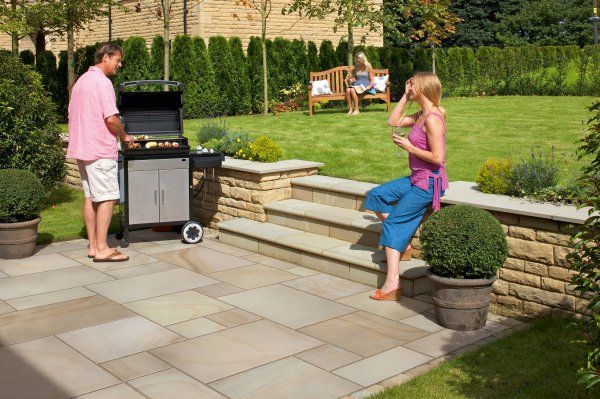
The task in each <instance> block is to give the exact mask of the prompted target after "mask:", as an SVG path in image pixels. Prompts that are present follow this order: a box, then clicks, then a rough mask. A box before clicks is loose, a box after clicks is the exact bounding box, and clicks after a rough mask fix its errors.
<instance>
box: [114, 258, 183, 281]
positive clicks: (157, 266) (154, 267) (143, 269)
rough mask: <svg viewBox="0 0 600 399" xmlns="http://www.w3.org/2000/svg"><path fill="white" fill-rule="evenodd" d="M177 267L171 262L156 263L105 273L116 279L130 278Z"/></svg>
mask: <svg viewBox="0 0 600 399" xmlns="http://www.w3.org/2000/svg"><path fill="white" fill-rule="evenodd" d="M176 268H177V266H175V265H172V264H170V263H169V262H162V261H161V262H156V263H149V264H147V265H140V266H131V267H126V268H124V269H116V270H107V271H105V272H104V273H106V274H108V275H109V276H112V277H114V278H128V277H135V276H141V275H142V274H151V273H158V272H163V271H165V270H171V269H176Z"/></svg>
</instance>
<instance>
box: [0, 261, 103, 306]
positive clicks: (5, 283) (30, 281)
mask: <svg viewBox="0 0 600 399" xmlns="http://www.w3.org/2000/svg"><path fill="white" fill-rule="evenodd" d="M110 280H113V278H112V277H110V276H107V275H106V274H104V273H100V272H99V271H97V270H94V269H90V268H89V267H87V266H76V267H70V268H68V269H60V270H52V271H48V272H41V273H34V274H27V275H24V276H17V277H10V278H4V279H0V299H2V300H7V299H13V298H20V297H24V296H30V295H36V294H43V293H45V292H50V291H58V290H64V289H67V288H73V287H80V286H83V285H87V284H94V283H102V282H105V281H110Z"/></svg>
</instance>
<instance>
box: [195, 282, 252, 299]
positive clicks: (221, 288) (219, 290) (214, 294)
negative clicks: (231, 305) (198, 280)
mask: <svg viewBox="0 0 600 399" xmlns="http://www.w3.org/2000/svg"><path fill="white" fill-rule="evenodd" d="M195 291H198V292H199V293H201V294H204V295H206V296H209V297H211V298H218V297H220V296H225V295H229V294H235V293H236V292H242V291H244V290H243V289H242V288H240V287H236V286H234V285H231V284H227V283H218V284H211V285H207V286H204V287H200V288H196V289H195Z"/></svg>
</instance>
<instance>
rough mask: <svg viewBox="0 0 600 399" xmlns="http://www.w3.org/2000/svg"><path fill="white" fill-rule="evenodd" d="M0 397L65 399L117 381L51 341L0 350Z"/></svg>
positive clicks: (40, 340)
mask: <svg viewBox="0 0 600 399" xmlns="http://www.w3.org/2000/svg"><path fill="white" fill-rule="evenodd" d="M0 370H2V372H1V373H0V387H2V388H1V391H0V396H1V397H3V398H7V399H34V398H35V399H37V398H44V399H68V398H72V397H75V396H79V395H83V394H86V393H88V392H92V391H96V390H98V389H102V388H106V387H109V386H112V385H116V384H118V383H119V382H120V381H119V380H118V379H116V378H115V377H113V376H112V375H111V374H109V373H108V372H107V371H105V370H104V369H102V368H101V367H99V366H97V365H96V364H94V363H92V362H91V361H90V360H89V359H87V358H85V357H84V356H83V355H81V354H80V353H77V352H76V351H75V350H73V349H72V348H70V347H69V346H68V345H66V344H65V343H64V342H61V341H60V340H58V339H57V338H55V337H46V338H41V339H36V340H33V341H28V342H23V343H20V344H16V345H11V346H9V347H5V348H2V349H0Z"/></svg>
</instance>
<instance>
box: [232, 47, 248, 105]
mask: <svg viewBox="0 0 600 399" xmlns="http://www.w3.org/2000/svg"><path fill="white" fill-rule="evenodd" d="M229 48H230V50H231V57H232V60H233V69H234V71H233V72H234V73H233V81H234V85H235V87H237V90H236V91H235V92H234V93H231V94H232V96H233V97H234V98H235V101H234V102H235V105H236V106H235V108H236V109H235V113H236V114H242V115H244V114H248V113H250V112H251V111H252V101H251V96H250V78H249V75H248V60H247V59H246V56H245V55H244V48H243V47H242V40H241V39H240V38H239V37H231V38H229Z"/></svg>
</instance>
